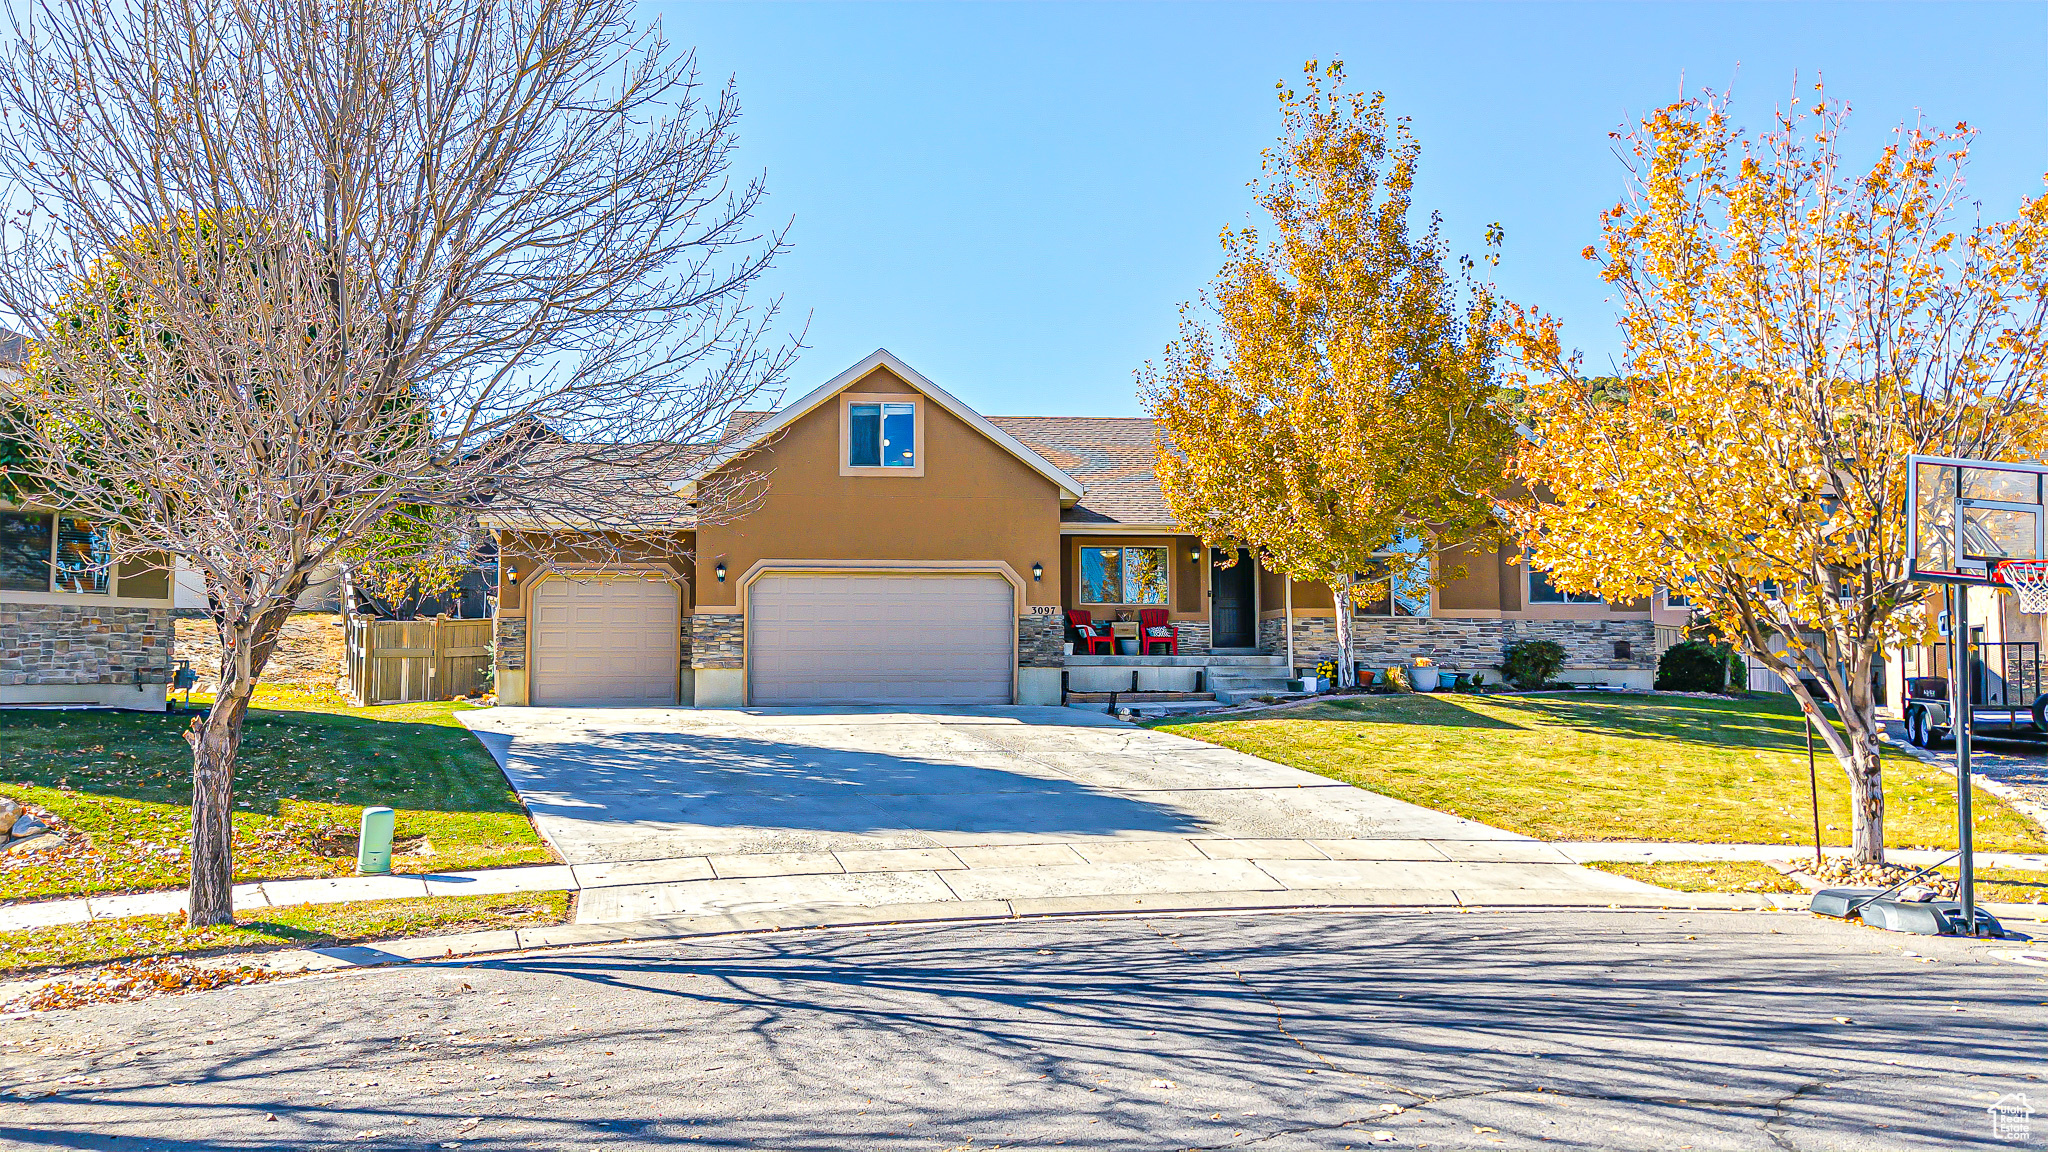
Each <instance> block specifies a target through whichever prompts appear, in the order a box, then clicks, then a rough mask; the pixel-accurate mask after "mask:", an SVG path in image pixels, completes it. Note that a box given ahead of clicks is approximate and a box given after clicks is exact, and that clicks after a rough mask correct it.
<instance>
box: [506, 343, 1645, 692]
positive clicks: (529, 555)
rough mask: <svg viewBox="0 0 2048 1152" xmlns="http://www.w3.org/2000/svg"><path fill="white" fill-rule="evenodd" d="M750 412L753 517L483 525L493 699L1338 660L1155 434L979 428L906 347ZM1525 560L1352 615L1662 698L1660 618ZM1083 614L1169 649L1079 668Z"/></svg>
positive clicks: (1103, 421) (1110, 428)
mask: <svg viewBox="0 0 2048 1152" xmlns="http://www.w3.org/2000/svg"><path fill="white" fill-rule="evenodd" d="M734 420H735V427H736V428H741V429H744V432H743V434H742V435H741V436H740V437H739V443H738V446H737V448H736V449H735V450H734V451H732V452H731V453H729V454H727V455H725V456H722V457H719V458H716V459H714V460H712V461H711V462H710V464H709V465H708V466H707V467H706V468H705V469H704V470H703V471H701V472H700V473H699V479H700V481H701V480H702V479H703V478H704V477H708V476H712V475H715V474H718V473H720V472H721V471H722V470H726V469H732V470H739V471H738V472H735V473H734V475H739V474H743V473H758V474H764V475H765V478H766V490H765V495H764V496H763V497H762V498H761V499H760V500H759V502H758V503H757V504H756V505H755V506H754V507H753V508H751V509H750V510H749V511H748V512H747V513H746V514H745V515H744V516H742V517H740V518H738V519H736V520H732V521H730V522H727V523H720V524H705V525H701V526H700V525H698V524H696V523H695V522H694V520H693V518H692V516H691V513H690V505H689V497H690V495H691V492H692V491H693V489H692V487H691V485H690V484H689V483H687V482H684V483H681V484H679V486H678V489H677V493H676V500H675V502H674V504H673V506H670V507H666V508H650V509H649V511H648V514H647V522H646V524H645V526H644V529H642V530H637V531H634V532H631V533H628V534H625V535H624V536H623V537H620V538H619V541H618V542H619V544H620V545H621V546H620V547H619V548H617V549H612V550H608V551H609V552H611V553H612V554H610V555H607V556H605V557H602V558H598V557H593V556H590V555H587V554H586V555H578V554H577V553H576V552H574V551H573V550H572V549H570V548H568V547H567V546H565V545H564V543H563V542H562V541H561V540H560V539H559V538H558V536H557V534H555V533H551V532H550V531H549V529H548V528H547V527H546V526H545V525H541V524H531V523H521V522H519V521H517V520H513V519H502V518H501V519H499V520H497V521H494V522H492V527H494V528H495V529H496V530H497V532H498V538H499V553H500V564H499V581H500V583H499V595H498V617H497V635H496V644H497V668H498V692H499V701H500V703H502V704H510V705H521V704H532V705H569V704H644V705H669V704H678V703H680V704H685V705H695V706H698V707H734V706H747V705H759V706H774V705H812V704H818V705H824V704H865V703H950V704H977V703H979V704H1008V703H1023V704H1056V703H1058V702H1059V701H1060V700H1061V696H1062V690H1063V687H1065V688H1071V689H1074V690H1083V689H1088V690H1100V689H1104V688H1114V687H1119V686H1121V687H1131V686H1137V687H1141V688H1148V689H1149V688H1166V689H1173V688H1179V689H1186V688H1190V687H1195V686H1196V685H1197V684H1198V683H1199V684H1200V685H1201V686H1202V687H1204V688H1209V689H1214V690H1229V689H1233V688H1235V689H1237V690H1239V691H1241V692H1243V691H1253V690H1257V689H1260V688H1265V689H1267V690H1270V688H1271V687H1273V686H1277V684H1278V683H1279V682H1280V680H1281V679H1283V678H1284V677H1286V676H1287V675H1289V674H1290V673H1289V670H1288V669H1287V668H1286V667H1284V666H1283V665H1284V661H1285V655H1284V654H1285V652H1286V647H1287V646H1286V639H1287V630H1288V629H1290V628H1291V629H1292V630H1293V634H1294V641H1295V664H1296V666H1297V667H1308V666H1312V665H1313V664H1315V663H1316V661H1317V660H1319V659H1320V658H1322V657H1323V656H1325V655H1334V654H1335V619H1334V614H1333V611H1332V607H1331V604H1332V597H1331V595H1330V592H1329V589H1328V588H1326V587H1324V586H1322V585H1320V584H1316V583H1310V582H1303V581H1295V582H1294V583H1293V587H1292V588H1291V589H1289V588H1287V587H1285V586H1284V584H1283V581H1282V578H1281V577H1280V576H1279V575H1277V574H1275V573H1272V572H1268V571H1265V570H1263V569H1261V568H1260V567H1259V566H1258V564H1257V563H1256V561H1255V560H1254V558H1252V557H1250V556H1245V555H1240V556H1239V557H1238V561H1239V562H1238V563H1235V564H1229V563H1224V561H1226V560H1227V559H1228V558H1226V557H1224V556H1223V555H1222V554H1221V553H1219V552H1215V551H1213V550H1210V549H1205V548H1204V547H1203V546H1202V543H1201V540H1200V539H1199V537H1197V536H1195V535H1192V534H1190V533H1189V532H1187V531H1186V530H1185V529H1184V528H1183V527H1182V526H1181V525H1179V524H1176V523H1175V522H1174V521H1173V518H1172V516H1171V514H1170V513H1169V512H1168V510H1167V507H1166V503H1165V500H1164V498H1163V497H1162V495H1161V492H1160V488H1159V483H1158V480H1157V478H1156V476H1155V475H1154V466H1153V464H1154V460H1155V458H1156V447H1155V444H1156V437H1157V435H1158V433H1157V431H1156V429H1155V427H1154V425H1153V423H1152V422H1151V421H1150V420H1147V419H1142V418H1139V419H1133V418H1104V417H1062V416H984V415H982V414H981V413H978V412H975V411H974V410H972V409H971V408H969V407H968V406H967V405H965V404H963V403H962V402H961V401H959V400H958V399H956V398H955V397H953V396H952V395H951V394H949V393H947V392H946V391H945V390H944V389H943V388H941V387H940V386H939V385H937V384H936V383H934V382H932V381H931V380H929V379H927V378H925V377H924V376H923V375H921V374H920V373H918V372H917V371H916V370H915V369H913V368H911V367H910V366H909V365H908V364H905V363H904V362H903V361H901V360H900V359H898V358H897V357H895V356H894V355H891V354H890V353H889V352H887V351H877V352H875V353H874V354H873V355H871V356H869V357H867V358H866V359H864V360H862V361H861V362H860V363H858V364H855V365H853V366H852V367H851V368H848V369H847V370H846V371H844V372H841V373H839V374H838V375H837V376H835V377H833V378H832V379H831V380H829V381H827V382H825V383H824V384H823V385H822V386H820V387H819V388H817V389H816V390H814V391H812V392H810V393H809V394H807V395H805V396H803V397H802V398H801V399H798V400H795V401H793V402H792V403H789V404H787V405H785V406H784V407H782V408H781V409H779V410H777V411H774V412H764V413H741V414H738V415H736V416H735V417H734ZM621 555H623V556H624V559H621V558H620V557H621ZM1519 560H1520V557H1519V555H1518V553H1517V552H1516V551H1515V550H1512V549H1500V550H1487V551H1479V552H1472V553H1468V554H1457V555H1451V556H1446V557H1443V558H1441V563H1444V564H1446V565H1453V566H1455V567H1456V568H1457V569H1462V572H1463V574H1462V575H1461V576H1460V578H1458V579H1455V580H1452V581H1450V582H1449V583H1448V584H1445V585H1444V586H1442V587H1437V588H1425V587H1417V588H1412V589H1397V590H1396V594H1395V595H1393V596H1391V597H1389V598H1388V599H1387V600H1385V601H1383V602H1381V603H1378V604H1369V605H1363V606H1361V607H1360V609H1359V615H1358V620H1357V623H1358V627H1359V636H1360V649H1359V651H1360V656H1361V658H1362V659H1363V660H1364V661H1365V662H1366V663H1367V664H1368V665H1374V666H1383V665H1392V664H1406V663H1409V662H1410V661H1412V660H1414V659H1415V658H1416V657H1418V656H1428V657H1430V658H1432V659H1433V660H1435V661H1437V662H1438V663H1440V664H1442V665H1445V666H1448V667H1453V668H1459V669H1467V670H1481V669H1487V668H1490V667H1492V666H1493V665H1495V664H1497V663H1498V662H1499V661H1500V659H1501V655H1502V653H1503V651H1504V649H1505V648H1506V646H1507V645H1509V644H1511V643H1513V642H1515V641H1517V640H1521V639H1525V638H1546V639H1554V640H1557V641H1558V642H1559V643H1561V644H1563V645H1564V647H1565V650H1566V652H1567V653H1568V659H1567V665H1566V669H1565V673H1564V675H1565V676H1566V677H1567V678H1568V679H1572V680H1576V681H1582V682H1608V683H1617V684H1629V685H1632V686H1640V687H1647V686H1648V685H1649V682H1650V679H1651V677H1652V675H1653V672H1654V650H1655V647H1656V644H1655V631H1654V625H1653V623H1652V615H1651V607H1650V605H1649V604H1647V603H1637V604H1607V603H1602V602H1598V601H1592V600H1586V599H1583V598H1579V597H1572V596H1566V595H1563V594H1560V593H1557V592H1556V591H1554V590H1553V589H1551V588H1550V587H1549V585H1548V583H1547V581H1545V580H1544V579H1543V577H1542V574H1541V573H1532V572H1531V571H1530V570H1529V569H1528V568H1527V567H1525V566H1523V565H1522V564H1521V563H1520V562H1519ZM1446 571H1450V569H1447V570H1446ZM1073 609H1079V610H1082V611H1086V612H1088V613H1090V614H1091V616H1092V617H1093V619H1095V620H1097V621H1101V620H1105V619H1112V618H1115V617H1118V616H1120V615H1122V616H1129V617H1132V618H1135V617H1136V615H1137V613H1138V612H1140V611H1142V610H1145V609H1153V610H1160V609H1163V610H1165V612H1166V613H1167V618H1168V620H1169V622H1170V624H1171V626H1172V627H1173V628H1174V630H1175V631H1176V633H1177V638H1178V649H1179V651H1178V654H1176V655H1152V656H1135V655H1106V654H1104V655H1074V654H1069V653H1068V652H1067V650H1066V644H1067V634H1066V627H1067V623H1066V615H1067V613H1068V612H1069V610H1073Z"/></svg>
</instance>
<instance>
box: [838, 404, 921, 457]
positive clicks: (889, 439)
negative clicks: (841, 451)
mask: <svg viewBox="0 0 2048 1152" xmlns="http://www.w3.org/2000/svg"><path fill="white" fill-rule="evenodd" d="M846 421H847V429H846V431H847V437H846V464H847V467H849V468H911V467H915V466H916V464H917V405H915V404H849V405H847V407H846Z"/></svg>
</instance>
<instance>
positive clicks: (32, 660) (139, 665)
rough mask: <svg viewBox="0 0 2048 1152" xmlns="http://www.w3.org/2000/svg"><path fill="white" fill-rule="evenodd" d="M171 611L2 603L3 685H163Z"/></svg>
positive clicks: (166, 675) (0, 654)
mask: <svg viewBox="0 0 2048 1152" xmlns="http://www.w3.org/2000/svg"><path fill="white" fill-rule="evenodd" d="M170 667H171V610H170V609H169V608H99V607H85V606H73V605H70V604H13V603H0V685H9V686H14V685H40V684H59V685H74V684H163V683H167V682H169V679H170V675H169V673H170Z"/></svg>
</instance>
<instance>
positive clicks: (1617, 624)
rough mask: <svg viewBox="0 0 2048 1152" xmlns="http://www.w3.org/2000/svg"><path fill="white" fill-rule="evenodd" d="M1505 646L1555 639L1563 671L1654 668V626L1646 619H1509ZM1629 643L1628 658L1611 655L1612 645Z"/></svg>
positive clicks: (1655, 631) (1616, 670) (1655, 628)
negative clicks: (1564, 669)
mask: <svg viewBox="0 0 2048 1152" xmlns="http://www.w3.org/2000/svg"><path fill="white" fill-rule="evenodd" d="M1506 623H1507V625H1508V628H1509V632H1508V636H1507V640H1508V643H1510V644H1512V643H1514V642H1516V641H1518V640H1555V641H1557V642H1558V643H1559V644H1560V645H1562V646H1563V647H1564V666H1565V668H1566V669H1567V670H1570V669H1574V668H1578V669H1588V668H1591V669H1600V670H1604V671H1615V672H1619V671H1629V670H1637V669H1643V668H1647V669H1650V670H1651V671H1653V672H1654V671H1656V668H1657V626H1656V625H1654V624H1652V623H1650V622H1649V621H1648V620H1509V621H1506ZM1616 640H1626V641H1628V643H1629V658H1628V659H1626V660H1618V659H1616V658H1615V656H1614V642H1615V641H1616Z"/></svg>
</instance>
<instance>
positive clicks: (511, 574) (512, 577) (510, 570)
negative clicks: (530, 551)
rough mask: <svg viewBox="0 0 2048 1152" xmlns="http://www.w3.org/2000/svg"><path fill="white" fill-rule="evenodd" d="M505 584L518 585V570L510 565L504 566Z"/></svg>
mask: <svg viewBox="0 0 2048 1152" xmlns="http://www.w3.org/2000/svg"><path fill="white" fill-rule="evenodd" d="M505 582H506V583H507V584H517V583H519V569H517V568H514V567H512V566H511V565H510V564H507V565H505Z"/></svg>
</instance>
